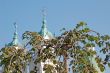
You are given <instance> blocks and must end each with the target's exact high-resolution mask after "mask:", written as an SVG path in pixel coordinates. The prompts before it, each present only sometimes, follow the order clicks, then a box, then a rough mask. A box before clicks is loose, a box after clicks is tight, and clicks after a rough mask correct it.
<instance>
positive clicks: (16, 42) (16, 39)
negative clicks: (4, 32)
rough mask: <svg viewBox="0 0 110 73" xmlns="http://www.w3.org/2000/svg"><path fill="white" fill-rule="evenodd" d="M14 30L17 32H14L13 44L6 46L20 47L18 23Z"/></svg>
mask: <svg viewBox="0 0 110 73" xmlns="http://www.w3.org/2000/svg"><path fill="white" fill-rule="evenodd" d="M14 29H15V32H14V35H13V40H12V42H11V43H9V44H8V45H6V46H18V45H19V42H18V33H17V24H16V23H14Z"/></svg>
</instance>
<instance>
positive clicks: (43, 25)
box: [39, 9, 53, 39]
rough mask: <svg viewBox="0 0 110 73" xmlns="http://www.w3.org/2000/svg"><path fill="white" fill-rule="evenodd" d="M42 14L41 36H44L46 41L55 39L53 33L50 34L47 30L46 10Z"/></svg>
mask: <svg viewBox="0 0 110 73" xmlns="http://www.w3.org/2000/svg"><path fill="white" fill-rule="evenodd" d="M42 13H43V20H42V28H41V31H40V32H39V34H40V35H42V36H43V37H44V39H49V38H53V35H52V33H51V32H49V31H48V29H47V25H46V24H47V22H46V12H45V9H43V10H42Z"/></svg>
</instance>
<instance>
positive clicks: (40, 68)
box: [29, 10, 54, 73]
mask: <svg viewBox="0 0 110 73" xmlns="http://www.w3.org/2000/svg"><path fill="white" fill-rule="evenodd" d="M42 12H43V20H42V27H41V30H40V32H38V33H39V34H40V35H41V36H42V37H43V38H44V40H49V39H52V38H54V36H53V35H52V33H51V32H50V31H48V29H47V22H46V14H45V12H44V10H43V11H42ZM43 47H44V48H45V47H46V46H43ZM36 58H37V56H36V57H35V58H34V59H33V60H32V61H31V62H30V65H29V68H30V69H29V70H30V71H31V70H33V69H35V67H36V68H37V73H45V71H44V70H43V68H44V65H45V64H52V62H51V61H50V60H46V61H45V62H40V63H38V64H37V66H36V65H35V64H34V61H35V59H36Z"/></svg>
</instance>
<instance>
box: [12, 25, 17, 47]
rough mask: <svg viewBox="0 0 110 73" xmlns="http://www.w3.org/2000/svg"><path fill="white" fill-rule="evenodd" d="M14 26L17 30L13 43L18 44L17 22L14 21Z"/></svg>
mask: <svg viewBox="0 0 110 73" xmlns="http://www.w3.org/2000/svg"><path fill="white" fill-rule="evenodd" d="M14 28H15V32H14V36H13V41H12V44H13V45H18V33H17V24H16V23H14Z"/></svg>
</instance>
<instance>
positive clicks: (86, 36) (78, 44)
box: [1, 22, 110, 73]
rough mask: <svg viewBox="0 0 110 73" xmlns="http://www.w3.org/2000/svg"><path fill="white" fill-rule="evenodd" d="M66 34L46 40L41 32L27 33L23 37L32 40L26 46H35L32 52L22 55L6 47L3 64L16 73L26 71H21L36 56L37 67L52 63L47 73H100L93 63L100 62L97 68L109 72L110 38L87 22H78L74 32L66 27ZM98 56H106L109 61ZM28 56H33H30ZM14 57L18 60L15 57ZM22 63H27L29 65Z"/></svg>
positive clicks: (45, 69)
mask: <svg viewBox="0 0 110 73" xmlns="http://www.w3.org/2000/svg"><path fill="white" fill-rule="evenodd" d="M62 31H63V33H62V34H61V35H60V36H58V37H55V38H53V39H44V38H43V36H41V35H40V34H39V33H37V32H30V31H26V32H25V33H24V34H23V36H22V37H23V40H25V39H26V40H28V42H26V45H25V47H27V46H31V50H29V51H28V53H26V54H24V53H23V51H21V52H20V53H19V51H18V50H16V49H14V48H11V51H9V52H10V53H9V54H6V52H5V51H6V50H7V51H8V50H10V49H9V48H7V49H6V48H5V49H4V50H5V51H3V50H2V52H3V54H2V55H1V60H2V61H1V65H3V66H7V67H8V66H9V67H8V68H6V67H4V70H5V69H6V70H10V69H11V68H13V70H14V71H16V70H17V71H18V70H20V72H22V71H21V70H22V69H23V68H24V67H25V66H26V63H27V62H29V59H30V54H31V57H34V63H35V64H36V65H37V64H38V63H40V62H46V61H51V62H52V63H51V64H45V65H44V71H45V72H46V73H55V71H57V73H68V72H69V71H72V72H73V73H74V72H78V73H98V71H97V69H96V68H95V67H94V62H93V61H96V63H97V66H98V67H99V69H100V71H102V72H103V71H104V70H105V65H106V64H108V66H109V67H110V62H109V58H110V51H109V50H110V36H108V35H101V34H99V33H97V32H96V31H93V30H91V29H90V28H89V27H88V26H87V24H86V23H84V22H80V23H78V24H77V25H76V27H75V28H74V29H72V30H69V31H67V30H65V28H63V29H62ZM94 47H96V48H95V49H96V50H93V48H94ZM12 49H14V50H15V51H16V52H15V51H13V50H12ZM12 53H13V54H12ZM21 53H22V54H23V56H22V55H21ZM98 53H103V55H104V56H105V58H104V57H102V56H100V54H98ZM4 54H6V55H4ZM27 54H28V55H29V57H28V56H26V55H27ZM13 55H14V56H15V58H13ZM36 55H37V56H36ZM19 57H21V58H22V59H21V58H19ZM11 58H12V59H13V60H11ZM14 61H16V62H17V61H18V62H17V63H19V65H18V64H17V63H16V64H14ZM22 61H25V63H24V62H22ZM10 63H11V64H10ZM22 63H23V64H22ZM13 64H14V66H13ZM16 66H17V69H16ZM18 68H19V69H18ZM11 70H12V69H11ZM35 72H37V70H36V66H35V68H34V70H32V71H31V73H35ZM18 73H19V72H18Z"/></svg>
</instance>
